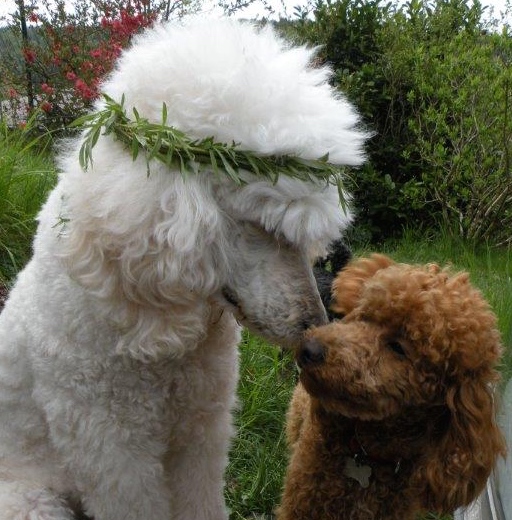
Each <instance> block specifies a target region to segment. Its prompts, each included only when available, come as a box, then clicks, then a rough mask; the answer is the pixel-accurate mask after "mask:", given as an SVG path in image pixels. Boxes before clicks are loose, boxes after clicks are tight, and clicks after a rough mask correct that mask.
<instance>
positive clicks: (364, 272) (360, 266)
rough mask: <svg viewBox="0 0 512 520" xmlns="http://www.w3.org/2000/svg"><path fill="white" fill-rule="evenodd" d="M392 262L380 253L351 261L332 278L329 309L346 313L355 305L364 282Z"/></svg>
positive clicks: (392, 262)
mask: <svg viewBox="0 0 512 520" xmlns="http://www.w3.org/2000/svg"><path fill="white" fill-rule="evenodd" d="M394 264H395V262H394V261H393V260H391V258H389V257H387V256H385V255H380V254H373V255H371V256H370V257H369V258H358V259H356V260H353V261H351V262H350V263H349V264H348V265H347V266H346V267H345V268H344V269H342V270H341V271H340V272H339V273H338V275H337V276H336V279H335V280H334V283H333V285H332V304H331V310H332V311H333V312H335V313H336V314H341V315H345V314H348V313H349V312H350V311H351V310H352V309H354V307H355V306H356V305H357V302H358V300H359V296H360V294H361V289H362V287H363V285H364V284H365V282H366V281H367V280H368V279H369V278H371V277H372V276H373V275H374V274H375V273H376V272H377V271H380V270H381V269H385V268H386V267H389V266H391V265H394Z"/></svg>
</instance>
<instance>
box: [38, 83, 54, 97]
mask: <svg viewBox="0 0 512 520" xmlns="http://www.w3.org/2000/svg"><path fill="white" fill-rule="evenodd" d="M41 90H42V91H43V92H44V93H45V94H48V95H49V96H51V95H52V94H53V93H54V92H55V89H54V88H53V87H50V85H48V83H43V84H42V85H41Z"/></svg>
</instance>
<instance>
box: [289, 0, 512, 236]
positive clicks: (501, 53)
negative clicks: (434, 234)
mask: <svg viewBox="0 0 512 520" xmlns="http://www.w3.org/2000/svg"><path fill="white" fill-rule="evenodd" d="M483 13H484V10H483V8H482V7H481V5H480V4H479V3H478V2H475V3H473V2H469V1H467V0H437V1H434V2H428V1H425V0H409V2H407V3H405V4H403V5H402V6H401V7H398V6H396V5H394V4H391V3H385V2H383V1H381V0H368V1H363V0H356V1H355V2H354V1H351V0H340V1H338V2H331V1H330V0H319V1H318V2H317V3H316V5H315V8H314V9H313V11H312V12H307V11H305V10H304V11H299V13H298V14H299V18H298V20H296V21H293V22H290V21H284V22H282V23H281V26H282V28H283V30H284V31H285V32H286V33H287V34H288V35H291V36H292V38H294V39H296V40H298V41H305V42H308V43H311V44H315V45H318V44H320V45H321V46H322V47H321V48H320V51H319V57H320V59H321V60H324V61H326V62H327V63H329V64H330V65H331V66H332V68H333V71H334V77H333V83H334V84H335V86H337V87H339V88H340V90H341V91H343V92H344V93H346V95H347V96H348V97H349V98H350V99H351V100H352V101H353V102H354V103H355V105H356V106H357V107H358V109H359V110H360V112H361V113H362V115H363V117H364V120H365V123H366V125H367V126H368V127H369V128H370V129H371V130H373V131H374V132H375V135H374V137H373V139H372V140H371V142H370V143H369V147H368V153H369V161H368V163H367V164H366V166H365V167H364V168H363V169H362V170H361V171H359V172H357V173H356V174H355V175H354V179H355V184H354V186H353V192H354V194H355V201H356V209H357V214H358V221H357V222H356V226H355V228H354V229H355V234H356V236H355V237H354V238H355V239H356V241H358V242H360V243H361V242H364V241H368V240H371V241H381V240H383V239H386V238H390V237H393V236H397V235H399V234H400V233H401V232H402V229H403V227H404V226H405V225H408V226H419V227H422V228H438V227H443V228H444V229H446V230H448V231H449V232H450V233H451V234H452V235H453V236H459V237H463V238H467V239H470V240H473V241H481V240H486V241H488V242H490V243H492V244H494V245H510V244H511V241H512V237H511V235H512V232H511V230H512V172H511V171H510V154H511V136H512V118H511V114H510V101H511V86H510V85H511V81H510V80H511V66H510V65H511V61H512V40H511V38H510V34H509V30H508V27H507V26H504V28H503V30H502V32H501V33H498V32H496V30H495V29H496V24H497V21H494V22H495V23H494V25H493V24H491V23H489V22H485V23H484V21H483Z"/></svg>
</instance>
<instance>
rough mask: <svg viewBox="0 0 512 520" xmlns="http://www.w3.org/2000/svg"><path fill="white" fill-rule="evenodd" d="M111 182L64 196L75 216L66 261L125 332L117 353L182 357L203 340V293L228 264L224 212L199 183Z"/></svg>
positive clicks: (134, 178) (65, 238) (130, 177)
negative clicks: (191, 346)
mask: <svg viewBox="0 0 512 520" xmlns="http://www.w3.org/2000/svg"><path fill="white" fill-rule="evenodd" d="M83 175H84V176H86V175H89V172H87V173H85V174H83ZM104 177H105V179H102V178H100V176H99V175H96V176H95V180H96V181H97V183H98V186H96V189H94V190H93V189H91V187H90V186H89V187H88V188H87V189H76V186H75V187H74V188H75V189H73V191H71V192H68V193H69V194H68V195H65V197H64V200H65V198H66V196H67V197H69V198H70V199H72V200H70V201H69V204H68V205H67V206H68V207H69V208H73V212H72V213H70V214H69V215H68V214H65V217H66V221H67V222H66V225H65V228H64V232H63V234H62V236H61V238H60V240H59V250H60V256H61V258H62V259H63V260H64V262H65V265H66V267H67V269H68V272H69V273H70V276H71V277H72V278H73V279H74V280H75V281H76V282H78V283H79V284H80V285H81V286H82V287H83V288H84V289H85V290H86V291H87V292H89V293H90V294H92V295H93V296H95V297H96V298H98V303H99V302H102V303H103V304H105V305H107V307H108V309H107V310H108V315H109V316H111V317H112V318H113V319H115V320H116V321H117V322H118V324H119V327H120V328H121V329H122V330H123V332H124V334H123V336H122V339H121V341H120V343H119V345H118V349H122V350H126V349H128V350H129V351H130V352H131V353H132V354H133V355H135V356H141V355H142V356H155V355H158V354H159V353H160V352H162V353H165V354H169V353H176V354H179V353H181V352H182V351H184V350H185V349H186V348H187V346H188V345H194V344H195V343H196V342H197V341H198V338H200V337H201V336H202V335H203V334H204V331H203V329H202V327H203V326H204V325H203V324H204V322H205V312H207V308H206V307H207V306H206V304H205V303H204V300H205V295H209V294H211V293H212V292H214V291H215V290H216V289H217V284H218V283H221V282H219V280H222V278H223V277H222V276H221V274H222V273H220V274H219V270H222V269H223V266H224V265H225V262H224V261H223V259H222V258H214V257H216V256H217V255H220V256H222V244H223V239H222V222H221V221H220V219H222V213H221V212H220V211H219V210H218V208H217V206H216V203H215V201H214V199H213V197H212V196H211V194H210V191H209V189H208V184H207V183H206V182H205V181H203V180H202V179H201V178H199V177H197V176H190V177H189V178H182V177H181V175H179V174H173V173H170V172H169V171H165V172H163V173H162V172H158V171H156V172H151V174H150V175H149V176H146V175H145V174H144V175H141V174H140V168H139V172H130V171H128V172H123V180H122V181H121V182H117V183H116V180H119V179H116V175H115V174H113V175H108V174H105V175H104ZM117 177H118V178H119V175H117ZM88 182H92V181H88ZM101 188H103V189H101ZM91 193H94V195H93V197H94V198H93V197H91V195H90V194H91ZM64 211H65V210H64ZM214 268H215V272H212V271H213V269H214ZM162 314H165V316H166V318H165V320H162Z"/></svg>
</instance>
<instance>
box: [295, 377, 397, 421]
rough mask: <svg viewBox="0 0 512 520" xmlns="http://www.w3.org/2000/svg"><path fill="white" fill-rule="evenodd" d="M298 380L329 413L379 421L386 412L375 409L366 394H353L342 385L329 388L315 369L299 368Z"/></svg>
mask: <svg viewBox="0 0 512 520" xmlns="http://www.w3.org/2000/svg"><path fill="white" fill-rule="evenodd" d="M299 380H300V382H301V384H302V386H303V387H304V388H305V390H306V392H307V393H308V394H309V395H310V396H311V397H312V398H313V399H314V400H315V401H317V402H318V403H319V404H320V405H321V407H322V408H323V409H324V410H325V411H326V412H328V413H330V414H336V415H342V416H344V417H348V418H350V419H358V420H361V421H380V420H382V419H384V418H385V417H386V416H387V414H384V413H382V411H379V410H376V409H375V408H374V406H373V403H372V402H371V401H370V402H369V401H368V398H367V396H364V395H353V394H352V393H351V392H350V391H349V390H348V389H346V388H343V387H340V386H338V387H336V388H335V389H333V388H330V387H329V385H328V384H327V383H325V382H324V381H323V380H322V379H321V377H319V374H318V373H315V370H309V369H308V370H301V371H300V373H299Z"/></svg>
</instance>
